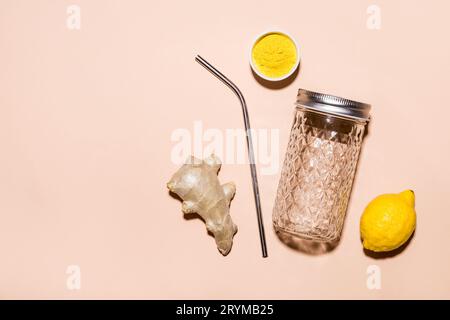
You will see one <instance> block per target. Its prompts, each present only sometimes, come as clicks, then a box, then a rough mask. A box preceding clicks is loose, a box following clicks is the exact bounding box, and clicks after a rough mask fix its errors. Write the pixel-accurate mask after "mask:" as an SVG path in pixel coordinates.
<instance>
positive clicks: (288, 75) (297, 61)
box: [249, 30, 300, 81]
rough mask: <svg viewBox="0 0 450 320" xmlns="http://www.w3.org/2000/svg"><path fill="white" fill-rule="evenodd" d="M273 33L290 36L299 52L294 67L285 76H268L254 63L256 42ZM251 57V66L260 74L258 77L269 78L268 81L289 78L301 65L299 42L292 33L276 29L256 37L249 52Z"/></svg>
mask: <svg viewBox="0 0 450 320" xmlns="http://www.w3.org/2000/svg"><path fill="white" fill-rule="evenodd" d="M272 33H278V34H282V35H284V36H286V37H288V38H289V39H290V40H291V41H292V43H293V44H294V46H295V50H296V53H297V59H296V61H295V64H294V65H293V66H292V69H291V70H290V71H289V72H288V73H287V74H285V75H284V76H282V77H278V78H270V77H268V76H266V75H264V74H262V73H261V72H260V71H259V70H258V67H257V66H255V65H254V63H253V58H252V53H253V48H254V47H255V44H256V43H257V42H258V41H259V40H260V39H261V38H263V37H265V36H267V35H269V34H272ZM249 57H250V59H249V60H250V66H251V67H252V70H253V71H254V72H255V73H256V74H257V75H258V77H260V78H262V79H264V80H267V81H281V80H284V79H287V78H289V77H290V76H291V75H292V74H293V73H294V72H295V70H297V68H298V66H299V64H300V51H299V49H298V44H297V42H296V41H295V40H294V38H293V37H292V36H291V35H289V34H288V33H287V32H284V31H279V30H275V31H267V32H264V33H261V34H259V35H258V36H257V37H256V38H255V40H254V41H253V43H252V46H251V47H250V54H249Z"/></svg>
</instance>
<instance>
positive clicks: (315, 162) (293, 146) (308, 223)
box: [273, 89, 370, 242]
mask: <svg viewBox="0 0 450 320" xmlns="http://www.w3.org/2000/svg"><path fill="white" fill-rule="evenodd" d="M296 105H297V107H296V110H295V118H294V123H293V125H292V129H291V135H290V139H289V144H288V148H287V151H286V156H285V160H284V164H283V169H282V172H281V178H280V182H279V185H278V191H277V195H276V199H275V206H274V210H273V225H274V228H275V230H276V231H277V232H286V233H288V234H290V235H293V236H296V237H299V238H301V239H307V240H314V241H320V242H322V241H323V242H333V241H337V240H339V238H340V235H341V231H342V227H343V224H344V218H345V215H346V210H347V203H348V200H349V197H350V192H351V188H352V183H353V177H354V175H355V171H356V165H357V162H358V157H359V152H360V149H361V143H362V140H363V135H364V129H365V126H366V123H367V122H368V121H369V111H370V105H368V104H364V103H360V102H356V101H352V100H348V99H344V98H340V97H335V96H331V95H326V94H321V93H316V92H311V91H307V90H303V89H300V90H299V91H298V96H297V104H296Z"/></svg>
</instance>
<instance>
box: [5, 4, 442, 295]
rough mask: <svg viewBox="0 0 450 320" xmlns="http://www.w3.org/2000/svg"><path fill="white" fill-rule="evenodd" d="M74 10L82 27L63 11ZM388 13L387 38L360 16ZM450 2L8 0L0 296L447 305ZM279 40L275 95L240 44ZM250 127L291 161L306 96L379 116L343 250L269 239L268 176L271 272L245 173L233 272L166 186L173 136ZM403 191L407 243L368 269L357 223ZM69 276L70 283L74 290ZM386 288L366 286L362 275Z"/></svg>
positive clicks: (230, 169) (238, 173) (240, 172)
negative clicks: (285, 45) (286, 77)
mask: <svg viewBox="0 0 450 320" xmlns="http://www.w3.org/2000/svg"><path fill="white" fill-rule="evenodd" d="M71 4H75V5H78V6H79V7H80V8H81V29H80V30H70V29H68V28H67V26H66V20H67V17H68V14H67V13H66V9H67V7H68V6H69V5H71ZM372 4H375V5H377V6H378V7H379V8H380V9H381V29H379V30H371V29H369V28H368V27H367V19H368V17H369V14H368V13H367V8H368V7H369V6H370V5H372ZM449 13H450V4H449V2H448V1H432V2H430V1H386V0H377V1H365V0H363V1H360V0H358V1H357V0H354V1H349V0H347V1H340V2H337V1H299V0H296V1H263V0H258V1H106V0H105V1H101V0H96V1H87V0H71V1H66V0H63V1H50V0H47V1H45V0H39V1H22V0H1V1H0V70H1V72H0V298H68V299H81V298H193V299H195V298H271V299H285V298H286V299H308V298H326V299H328V298H344V299H346V298H357V299H366V298H368V299H379V298H387V299H392V298H447V299H448V298H450V250H449V244H450V235H449V232H448V230H449V229H450V214H449V208H450V191H449V190H450V189H449V182H450V173H449V164H450V126H449V121H448V119H449V117H450V109H449V102H448V101H449V97H448V94H449V90H448V85H449V80H450V79H449V74H450V59H449V58H450V45H449V43H448V41H446V40H445V39H447V37H448V30H449V28H450V22H449V20H448V15H449ZM275 28H277V29H281V30H285V31H287V32H289V33H290V34H291V35H292V36H293V37H295V39H296V40H297V42H298V43H299V45H300V54H301V60H302V62H301V70H300V72H299V74H298V76H297V77H296V78H295V80H294V81H293V82H292V83H290V84H289V85H287V86H285V87H283V88H280V89H274V88H267V87H265V86H263V85H262V84H261V83H260V82H258V81H257V80H256V79H255V78H254V77H253V75H252V73H251V70H250V67H249V63H248V48H249V46H250V44H251V41H252V40H253V38H254V37H255V36H256V35H257V34H259V33H261V32H262V31H265V30H268V29H269V30H270V29H275ZM198 53H199V54H201V55H203V56H204V57H205V58H207V59H209V60H210V61H211V62H212V63H214V64H215V65H216V66H217V67H219V68H220V69H221V70H222V71H223V72H224V73H226V74H227V75H228V76H229V77H230V78H232V79H233V80H234V81H235V82H236V83H237V84H238V85H239V87H240V88H241V89H242V91H243V92H244V94H245V97H246V99H247V102H248V106H249V112H250V116H251V120H252V125H253V127H254V128H269V129H279V132H280V158H281V159H280V160H282V158H283V154H284V151H285V149H286V145H287V141H288V137H289V130H290V125H291V121H292V116H293V113H292V111H293V103H294V101H295V97H296V91H297V89H298V88H299V87H303V88H307V89H311V90H316V91H320V92H326V93H331V94H336V95H340V96H344V97H347V98H352V99H355V100H361V101H364V102H369V103H371V104H372V106H373V109H372V117H373V119H372V121H371V124H370V127H369V134H368V135H367V137H366V139H365V142H364V145H363V149H362V153H361V157H360V162H359V166H358V171H357V175H356V178H355V181H354V186H353V192H352V195H351V200H350V203H349V207H348V211H347V219H346V223H345V227H344V231H343V236H342V239H341V242H340V244H339V246H338V247H337V248H336V249H335V250H333V251H332V252H329V253H327V254H324V255H319V256H310V255H307V254H305V253H302V252H298V251H296V250H293V249H291V248H289V247H287V246H286V245H285V244H283V243H282V242H280V240H279V239H278V238H277V237H276V235H275V234H274V232H273V230H272V227H271V212H272V207H273V202H274V198H275V192H276V188H277V184H278V179H279V172H277V173H276V174H274V175H260V188H261V197H262V206H263V215H264V220H265V227H266V234H267V241H268V249H269V258H268V259H262V258H261V254H260V247H259V240H258V233H257V232H258V231H257V224H256V216H255V208H254V202H253V194H252V189H251V180H250V174H249V169H248V166H247V165H243V164H235V165H233V164H230V165H224V166H223V167H222V170H221V172H220V174H219V178H220V179H221V181H222V182H226V181H234V182H235V183H236V185H237V193H236V197H235V199H234V200H233V201H232V203H231V214H232V217H233V220H234V221H235V223H236V224H237V225H238V226H239V232H238V233H237V234H236V236H235V238H234V246H233V249H232V251H231V253H230V254H229V255H228V256H227V257H222V256H221V255H220V254H219V252H218V251H217V249H216V247H215V244H214V240H213V239H212V238H211V237H209V236H208V235H207V234H206V231H205V227H204V224H203V223H202V222H201V221H200V220H197V219H194V220H185V219H184V218H183V214H182V213H181V205H180V202H179V201H177V200H176V199H173V198H172V197H170V196H169V194H168V192H167V189H166V186H165V183H166V182H167V181H168V179H169V178H170V176H171V174H172V173H173V172H175V171H176V169H177V167H178V166H177V165H175V164H174V163H173V162H172V160H171V150H172V147H173V146H174V142H173V141H171V134H172V132H173V131H174V130H175V129H177V128H187V129H189V130H192V128H193V123H194V121H196V120H201V121H202V123H203V125H204V127H205V128H218V129H219V130H226V129H227V128H241V127H242V115H241V110H240V107H239V104H238V102H237V100H236V97H235V96H234V95H233V94H232V93H231V92H230V91H229V90H228V89H227V88H225V87H224V86H223V85H222V84H221V83H220V82H219V81H217V80H216V79H214V78H213V77H212V76H211V75H210V74H209V73H208V72H206V71H205V70H204V69H203V68H201V67H200V66H199V65H198V64H196V63H195V62H194V56H195V55H196V54H198ZM404 189H413V190H414V191H415V193H416V197H417V198H416V210H417V215H418V218H417V221H418V222H417V230H416V232H415V235H414V238H413V239H412V241H411V242H410V243H409V245H408V246H407V247H406V249H405V250H403V251H402V252H401V253H399V254H398V255H396V256H394V257H389V258H385V259H374V258H372V257H370V256H367V255H366V254H365V253H364V252H363V250H362V246H361V243H360V239H359V218H360V215H361V213H362V211H363V209H364V207H365V205H366V204H367V203H368V202H369V201H370V200H371V199H372V198H373V197H375V196H376V195H378V194H381V193H387V192H400V191H402V190H404ZM70 265H76V266H79V267H80V270H81V288H80V290H69V288H68V287H67V284H66V282H67V278H68V274H66V271H67V268H68V266H70ZM371 265H376V266H378V267H379V270H380V271H381V288H380V289H379V290H376V289H375V290H370V289H369V288H368V287H367V283H366V282H367V278H368V274H367V270H368V267H369V266H371Z"/></svg>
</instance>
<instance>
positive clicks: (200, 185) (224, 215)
mask: <svg viewBox="0 0 450 320" xmlns="http://www.w3.org/2000/svg"><path fill="white" fill-rule="evenodd" d="M220 166H221V162H220V159H219V158H218V157H216V156H215V155H214V154H212V155H211V156H209V157H208V158H206V159H204V160H203V161H202V160H200V159H197V158H195V157H194V156H192V157H190V159H188V160H187V161H186V163H185V164H184V165H183V166H182V167H181V168H180V169H178V171H177V172H176V173H175V174H174V175H173V176H172V178H171V179H170V181H169V182H168V183H167V188H169V190H170V191H171V192H173V193H176V194H177V195H178V196H179V197H180V198H181V199H182V200H183V204H182V211H183V213H185V214H189V213H194V212H196V213H198V214H199V215H200V216H201V217H202V219H203V220H204V222H205V224H206V229H207V230H208V231H210V232H211V233H212V234H213V235H214V238H215V240H216V245H217V248H218V249H219V251H220V253H221V254H223V255H224V256H225V255H227V254H228V253H229V252H230V250H231V247H232V245H233V236H234V234H235V233H236V232H237V226H236V225H235V224H234V223H233V221H232V220H231V216H230V208H229V207H230V201H231V199H232V198H233V196H234V194H235V192H236V186H235V185H234V183H233V182H229V183H226V184H224V185H220V182H219V179H218V178H217V173H218V171H219V169H220Z"/></svg>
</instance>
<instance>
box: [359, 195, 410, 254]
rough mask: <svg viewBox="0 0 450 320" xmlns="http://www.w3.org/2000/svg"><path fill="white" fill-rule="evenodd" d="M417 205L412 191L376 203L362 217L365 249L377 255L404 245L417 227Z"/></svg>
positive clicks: (368, 207) (380, 198)
mask: <svg viewBox="0 0 450 320" xmlns="http://www.w3.org/2000/svg"><path fill="white" fill-rule="evenodd" d="M414 202H415V196H414V192H413V191H412V190H406V191H403V192H400V193H398V194H383V195H380V196H378V197H376V198H375V199H373V200H372V201H371V202H370V203H369V204H368V205H367V207H366V209H365V210H364V212H363V214H362V216H361V222H360V230H361V239H362V241H363V246H364V248H366V249H368V250H371V251H376V252H380V251H391V250H394V249H397V248H398V247H400V246H401V245H402V244H404V243H405V242H406V241H407V240H408V239H409V237H410V236H411V234H412V233H413V232H414V229H415V227H416V211H415V210H414Z"/></svg>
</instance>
